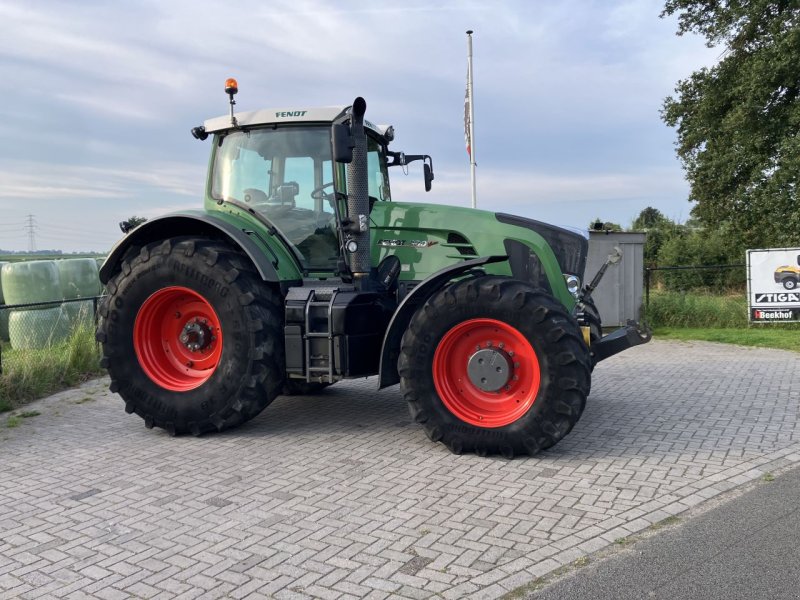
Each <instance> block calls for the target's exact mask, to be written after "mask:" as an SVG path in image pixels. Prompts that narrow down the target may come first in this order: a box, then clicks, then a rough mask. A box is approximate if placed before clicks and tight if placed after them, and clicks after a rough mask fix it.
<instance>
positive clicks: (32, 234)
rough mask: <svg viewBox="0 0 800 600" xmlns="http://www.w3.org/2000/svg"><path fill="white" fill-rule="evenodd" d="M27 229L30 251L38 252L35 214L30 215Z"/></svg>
mask: <svg viewBox="0 0 800 600" xmlns="http://www.w3.org/2000/svg"><path fill="white" fill-rule="evenodd" d="M25 229H27V230H28V252H36V219H35V217H34V216H33V215H28V223H27V224H26V225H25Z"/></svg>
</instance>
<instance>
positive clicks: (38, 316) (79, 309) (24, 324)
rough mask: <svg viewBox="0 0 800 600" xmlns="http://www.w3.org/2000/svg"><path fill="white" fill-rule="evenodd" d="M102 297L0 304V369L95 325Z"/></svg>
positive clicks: (60, 344)
mask: <svg viewBox="0 0 800 600" xmlns="http://www.w3.org/2000/svg"><path fill="white" fill-rule="evenodd" d="M102 298H103V296H92V297H89V298H76V299H73V300H58V301H54V302H33V303H30V304H0V373H2V372H3V369H4V368H8V367H9V366H10V363H12V362H13V361H24V360H26V358H27V357H29V356H30V353H31V352H37V351H48V350H52V349H54V348H57V347H60V346H64V347H65V346H66V345H67V344H68V343H69V340H70V339H71V338H72V336H73V335H74V334H75V333H76V332H77V331H78V330H79V329H81V328H89V329H94V326H95V320H96V315H97V307H98V304H99V302H100V300H101V299H102Z"/></svg>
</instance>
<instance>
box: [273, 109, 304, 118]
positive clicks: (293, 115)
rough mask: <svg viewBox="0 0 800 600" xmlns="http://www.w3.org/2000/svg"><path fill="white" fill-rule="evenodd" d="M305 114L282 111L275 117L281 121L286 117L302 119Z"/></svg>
mask: <svg viewBox="0 0 800 600" xmlns="http://www.w3.org/2000/svg"><path fill="white" fill-rule="evenodd" d="M307 112H308V111H307V110H283V111H278V112H276V113H275V116H276V117H278V118H281V119H285V118H286V117H302V116H304V115H305V114H306V113H307Z"/></svg>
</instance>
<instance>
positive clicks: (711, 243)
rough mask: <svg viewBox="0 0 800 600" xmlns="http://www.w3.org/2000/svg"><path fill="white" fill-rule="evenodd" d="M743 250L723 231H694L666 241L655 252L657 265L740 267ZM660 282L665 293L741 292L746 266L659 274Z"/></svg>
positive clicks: (662, 272) (743, 257)
mask: <svg viewBox="0 0 800 600" xmlns="http://www.w3.org/2000/svg"><path fill="white" fill-rule="evenodd" d="M744 259H745V253H744V250H743V249H741V248H738V247H735V246H734V245H733V244H732V243H731V242H730V238H729V237H728V236H726V234H725V232H724V231H708V230H703V229H697V230H693V231H685V232H682V233H681V234H679V235H676V236H674V237H671V238H669V239H667V240H665V241H664V242H663V243H662V245H661V248H660V249H659V252H658V265H659V266H698V265H708V266H712V265H729V264H740V263H743V262H744ZM659 278H660V281H661V282H662V283H663V285H664V287H665V288H666V289H668V290H691V289H700V288H705V289H709V290H717V291H719V290H724V289H736V290H743V289H744V288H745V282H746V280H747V273H746V270H745V267H741V268H732V269H698V270H689V269H687V270H676V271H661V272H660V273H659Z"/></svg>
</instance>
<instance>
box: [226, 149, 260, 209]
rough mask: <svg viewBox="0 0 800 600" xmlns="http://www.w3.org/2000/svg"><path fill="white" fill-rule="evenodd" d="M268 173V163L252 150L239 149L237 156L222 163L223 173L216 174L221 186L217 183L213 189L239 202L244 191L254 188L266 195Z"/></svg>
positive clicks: (242, 198)
mask: <svg viewBox="0 0 800 600" xmlns="http://www.w3.org/2000/svg"><path fill="white" fill-rule="evenodd" d="M225 171H228V172H225ZM269 172H270V161H268V160H265V159H264V157H263V156H261V155H260V154H259V153H258V152H256V151H254V150H248V149H246V148H239V149H238V156H237V157H236V158H235V159H233V160H231V161H230V162H227V163H224V169H223V171H222V172H219V173H218V179H219V180H221V181H222V184H221V185H220V184H219V183H217V184H216V185H215V188H216V190H217V191H218V192H221V193H222V196H224V197H226V198H234V199H235V200H239V201H242V200H244V196H245V194H244V190H246V189H252V188H255V189H257V190H261V191H262V192H264V193H265V194H266V193H267V192H268V190H269ZM220 187H223V188H224V189H219V188H220Z"/></svg>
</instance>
